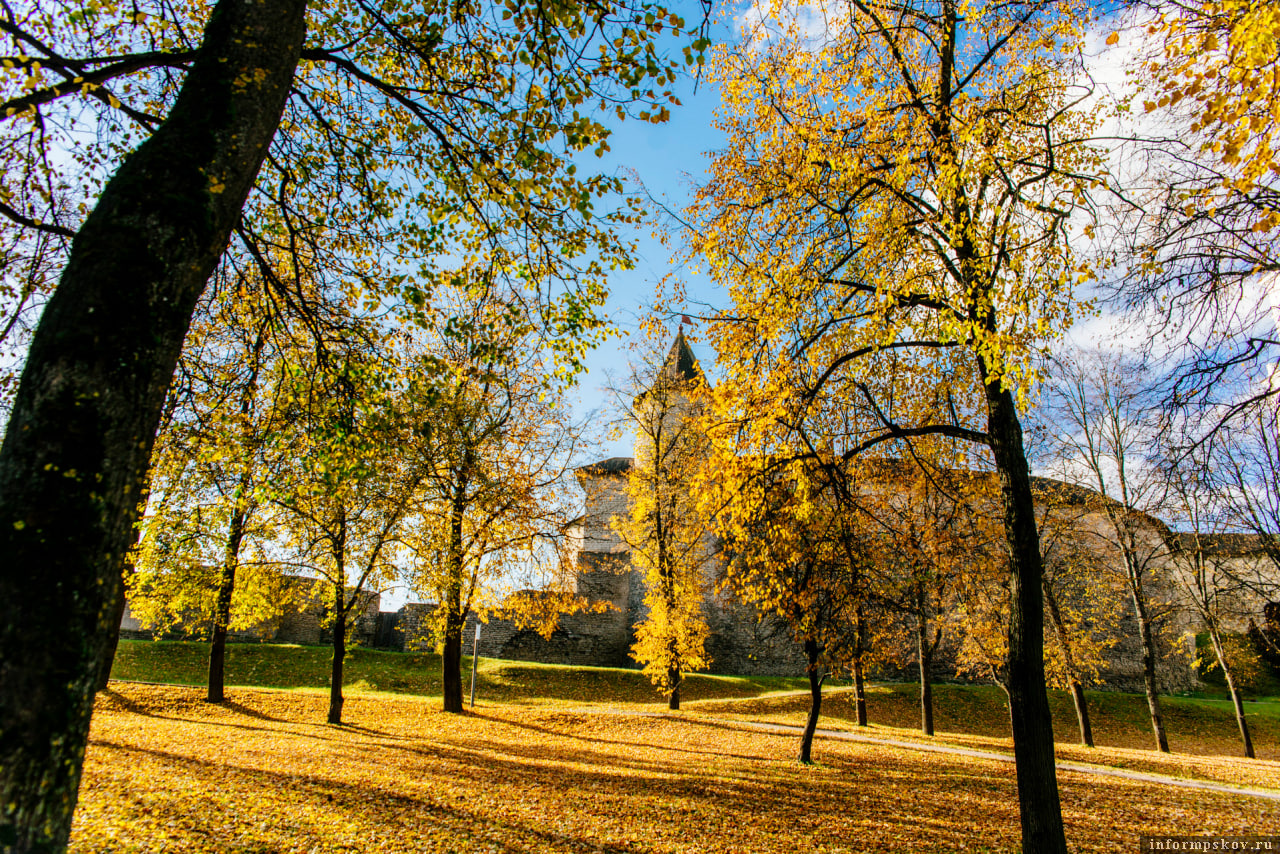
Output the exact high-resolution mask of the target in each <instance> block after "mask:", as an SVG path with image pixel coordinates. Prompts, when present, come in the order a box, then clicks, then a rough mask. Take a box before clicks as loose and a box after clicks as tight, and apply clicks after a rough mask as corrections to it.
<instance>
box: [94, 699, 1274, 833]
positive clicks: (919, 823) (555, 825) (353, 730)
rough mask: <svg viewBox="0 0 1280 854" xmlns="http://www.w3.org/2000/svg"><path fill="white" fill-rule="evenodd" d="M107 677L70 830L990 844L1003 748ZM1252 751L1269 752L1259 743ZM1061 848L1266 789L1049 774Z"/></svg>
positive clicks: (1218, 820) (1008, 798)
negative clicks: (341, 722) (966, 750)
mask: <svg viewBox="0 0 1280 854" xmlns="http://www.w3.org/2000/svg"><path fill="white" fill-rule="evenodd" d="M229 696H230V698H231V702H230V703H229V704H227V706H225V707H218V706H210V705H207V704H205V703H203V702H201V700H200V697H201V692H199V691H198V690H195V689H189V688H178V687H162V686H148V685H135V684H121V683H115V684H113V686H112V688H111V689H110V690H109V691H107V692H104V693H103V694H102V695H100V699H99V706H98V709H97V712H96V714H95V716H94V723H93V732H92V738H91V743H90V747H89V751H88V756H87V759H86V764H85V779H84V785H83V787H82V790H81V806H80V809H79V810H78V812H77V815H76V825H75V831H74V836H73V844H72V848H73V850H75V851H84V852H88V851H113V852H123V851H148V852H150V851H232V852H233V851H262V852H268V851H272V852H274V851H281V852H283V851H307V852H310V851H378V852H397V851H456V852H468V854H470V852H477V851H480V852H486V851H527V852H535V851H537V852H540V851H572V852H605V851H610V852H620V851H639V852H669V851H671V852H674V851H680V852H695V851H706V852H713V851H714V852H735V851H737V852H769V851H778V852H788V854H790V852H796V851H823V850H828V851H866V850H877V851H879V850H894V851H915V850H920V851H923V850H929V851H939V850H947V851H954V850H969V851H1011V850H1016V848H1017V844H1018V814H1017V799H1016V795H1015V788H1014V779H1013V768H1012V766H1011V765H1009V764H1008V763H1003V762H996V761H992V760H985V759H972V758H963V757H944V756H939V755H932V754H925V753H921V752H919V751H915V750H906V749H890V748H886V747H883V746H879V745H869V744H857V743H845V742H837V741H830V740H828V741H822V742H820V744H819V745H818V750H817V753H818V755H819V757H820V760H821V762H820V764H819V765H817V766H813V767H807V768H806V767H802V766H799V765H797V764H796V763H795V762H794V761H793V760H792V757H793V755H794V753H795V749H796V740H795V738H794V737H793V736H780V735H770V734H767V733H761V732H756V731H752V730H748V729H745V728H743V727H741V726H739V725H736V724H732V723H729V722H727V721H726V720H724V719H723V718H716V717H712V716H710V715H704V714H701V713H698V712H687V713H681V714H679V715H676V716H665V715H659V716H640V715H636V714H627V713H618V714H596V713H593V712H592V711H590V710H584V711H578V712H574V711H570V710H566V709H555V708H546V707H519V706H511V705H488V704H481V705H480V706H479V707H478V708H477V710H476V712H475V713H472V714H467V715H464V716H452V715H446V714H444V713H442V712H440V711H438V710H437V707H436V704H435V703H432V702H429V701H423V700H420V699H415V698H408V697H391V696H385V695H384V696H370V695H357V696H353V697H351V698H349V699H348V701H347V708H346V715H345V717H346V718H347V720H348V722H349V725H348V726H344V727H331V726H327V725H324V724H323V723H319V722H320V721H322V720H323V719H324V713H325V708H326V698H325V697H323V696H321V695H319V694H311V693H299V692H273V691H263V690H252V689H239V690H232V691H230V692H229ZM1267 764H1269V765H1272V766H1274V763H1267ZM1060 780H1061V785H1062V797H1063V805H1064V810H1065V814H1066V820H1067V823H1068V835H1069V839H1070V840H1071V842H1072V844H1073V846H1074V847H1075V848H1077V849H1078V850H1082V851H1095V850H1097V851H1103V850H1106V851H1119V850H1133V849H1134V846H1135V845H1136V842H1137V838H1138V837H1139V836H1140V835H1143V834H1156V833H1220V834H1249V833H1262V832H1264V831H1266V832H1274V828H1276V827H1280V803H1277V802H1275V801H1266V800H1261V799H1256V798H1246V797H1242V796H1231V795H1220V794H1214V793H1207V792H1201V791H1188V790H1180V789H1175V788H1171V787H1168V786H1161V785H1156V784H1150V783H1139V782H1135V781H1129V780H1121V779H1113V778H1100V777H1086V776H1084V775H1081V774H1078V773H1074V772H1063V773H1062V774H1061V775H1060Z"/></svg>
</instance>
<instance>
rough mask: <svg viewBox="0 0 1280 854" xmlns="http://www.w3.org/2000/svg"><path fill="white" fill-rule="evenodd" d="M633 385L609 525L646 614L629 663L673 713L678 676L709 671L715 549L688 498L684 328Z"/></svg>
mask: <svg viewBox="0 0 1280 854" xmlns="http://www.w3.org/2000/svg"><path fill="white" fill-rule="evenodd" d="M633 385H634V386H635V388H634V389H633V390H632V392H631V393H628V392H621V393H619V395H618V405H619V407H620V408H621V409H622V410H623V421H624V423H626V424H627V425H628V426H629V427H631V428H632V429H633V430H634V431H635V459H634V462H633V463H632V466H631V471H630V472H629V474H628V476H627V485H626V490H625V491H626V496H627V502H628V508H627V513H626V515H619V516H615V517H614V518H613V519H611V520H610V523H609V524H610V526H611V527H612V528H613V531H614V532H615V533H616V534H617V535H618V537H619V539H621V540H622V542H623V543H624V544H625V545H626V546H627V547H628V549H629V550H630V553H631V565H632V566H633V567H634V568H635V569H637V570H639V572H640V573H641V574H642V575H643V576H644V583H645V597H644V604H645V606H646V607H647V608H648V614H647V615H646V616H645V618H644V620H643V621H642V622H641V623H640V624H639V625H638V626H637V627H636V641H635V644H634V645H633V647H632V649H631V657H632V658H634V659H635V660H636V661H638V662H640V663H641V664H643V665H644V672H645V674H646V675H647V676H648V677H649V679H650V681H652V682H653V684H654V685H655V686H657V688H658V690H659V691H661V692H662V693H663V694H664V695H666V697H667V701H668V706H669V708H672V709H678V708H680V683H681V681H682V680H683V678H684V674H685V673H687V672H689V671H691V670H698V669H701V668H703V667H706V666H707V665H708V664H710V660H709V659H708V657H707V653H706V639H707V634H708V628H707V620H706V616H705V615H704V614H703V612H702V603H703V601H704V599H705V598H706V596H707V593H708V592H709V590H710V587H711V581H712V576H711V567H712V566H713V563H714V560H715V552H716V544H715V541H714V536H713V534H712V528H711V524H710V522H709V520H708V519H707V518H706V517H705V516H704V515H703V514H702V513H701V512H700V511H699V508H698V507H697V504H696V502H695V500H694V498H693V496H692V492H691V490H692V485H693V483H694V480H695V478H696V477H697V475H698V473H699V472H700V470H701V467H702V466H703V465H704V464H705V463H706V461H707V443H706V438H705V434H703V432H702V430H701V425H700V422H699V414H700V408H701V403H700V396H701V395H702V394H703V393H704V392H705V388H706V379H705V377H704V376H703V375H702V369H701V368H699V367H698V363H697V360H696V359H695V358H694V356H693V351H692V350H691V349H690V348H689V344H688V342H687V341H685V339H684V331H683V329H681V331H680V332H679V333H678V334H677V335H676V339H675V341H674V342H673V343H672V345H671V350H670V352H668V353H667V357H666V359H665V361H664V362H663V363H662V364H661V365H660V366H658V365H653V366H652V367H651V368H650V369H649V370H647V371H643V372H641V373H640V374H638V375H637V376H635V377H634V383H633Z"/></svg>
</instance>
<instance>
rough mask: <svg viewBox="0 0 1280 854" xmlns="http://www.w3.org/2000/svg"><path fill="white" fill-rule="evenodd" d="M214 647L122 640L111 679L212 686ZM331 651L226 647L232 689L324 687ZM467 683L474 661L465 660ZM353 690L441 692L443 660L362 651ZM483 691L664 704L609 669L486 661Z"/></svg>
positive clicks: (696, 686) (740, 684)
mask: <svg viewBox="0 0 1280 854" xmlns="http://www.w3.org/2000/svg"><path fill="white" fill-rule="evenodd" d="M208 657H209V647H208V644H204V643H196V642H189V641H128V640H122V641H120V649H119V651H118V652H117V653H116V661H115V666H114V667H113V668H112V670H111V676H112V677H113V678H115V679H129V680H138V681H142V682H166V683H170V684H174V685H203V684H205V674H206V668H207V666H208ZM331 659H332V653H331V651H330V650H329V648H328V647H320V646H288V645H273V644H230V645H228V646H227V684H228V685H253V686H261V687H271V688H325V687H327V686H328V684H329V667H330V661H331ZM462 666H463V672H464V676H463V682H464V685H467V684H468V683H467V680H468V679H469V678H470V677H469V674H470V672H471V659H470V658H468V657H465V656H464V657H463V660H462ZM343 677H344V682H345V685H346V686H347V688H348V689H350V690H352V691H356V692H360V691H381V692H392V693H398V694H419V695H425V696H436V695H439V694H440V656H438V655H435V654H433V653H411V654H405V653H398V652H382V651H379V650H372V649H361V648H358V647H357V648H355V649H351V650H349V651H348V654H347V660H346V663H345V665H344V668H343ZM805 684H806V683H805V680H803V679H785V678H778V677H743V676H710V675H705V674H693V675H691V676H689V677H688V679H687V681H686V683H685V687H684V690H683V694H682V696H683V697H684V698H685V699H688V700H705V699H734V698H741V697H759V696H761V695H763V694H768V693H770V692H774V691H789V690H797V689H800V688H802V687H803V686H804V685H805ZM476 692H477V694H478V695H479V696H481V697H483V698H484V699H485V700H486V701H489V702H499V703H521V704H540V703H563V702H573V703H596V702H600V703H613V704H617V703H641V704H648V703H653V704H661V703H665V700H663V698H662V697H660V696H658V694H657V693H656V692H655V691H654V689H653V687H652V686H651V685H650V684H649V680H648V679H647V678H646V677H645V676H644V674H642V673H640V672H639V671H638V670H623V669H617V668H608V667H560V666H557V665H551V664H535V663H532V662H522V661H499V660H496V659H492V658H482V659H480V667H479V678H478V680H477V687H476Z"/></svg>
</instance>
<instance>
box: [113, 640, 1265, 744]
mask: <svg viewBox="0 0 1280 854" xmlns="http://www.w3.org/2000/svg"><path fill="white" fill-rule="evenodd" d="M207 656H208V647H207V645H206V644H202V643H191V642H164V641H159V642H152V641H121V643H120V651H119V653H118V654H117V656H116V663H115V667H114V669H113V670H112V676H114V677H115V678H117V679H132V680H140V681H146V682H167V683H173V684H179V685H200V684H203V682H204V678H205V666H206V658H207ZM329 661H330V651H329V649H328V648H326V647H298V646H275V645H266V644H263V645H257V644H233V645H231V646H229V647H228V653H227V682H228V684H229V685H251V686H262V687H276V688H302V689H321V688H324V687H326V686H327V685H328V679H329ZM463 664H464V668H466V669H467V671H468V672H469V668H470V659H464V660H463ZM479 674H480V675H479V682H478V686H477V694H478V696H479V698H480V700H481V701H482V702H484V703H511V704H519V705H528V706H532V705H564V704H565V703H570V704H584V705H585V704H594V703H602V704H610V705H639V706H650V707H654V708H661V707H662V706H664V705H665V701H664V700H663V698H661V697H660V696H658V695H657V694H656V692H654V690H653V688H652V687H651V686H650V685H649V682H648V680H647V679H646V678H645V677H644V675H643V674H642V673H640V672H639V671H635V670H623V669H614V668H602V667H576V668H575V667H560V666H556V665H549V664H534V663H527V662H516V661H498V660H495V659H481V660H480V668H479ZM345 675H346V684H347V688H348V690H349V691H350V692H351V693H355V694H359V693H366V692H378V693H382V692H390V693H400V694H417V695H423V696H428V697H430V696H438V695H439V693H440V658H439V656H437V655H434V654H403V653H394V652H380V651H377V650H369V649H359V648H357V649H353V650H351V651H350V653H349V655H348V658H347V663H346V668H345ZM464 678H465V677H464ZM805 688H806V683H805V681H804V680H802V679H785V678H777V677H754V678H752V677H732V676H708V675H701V674H695V675H692V676H690V677H689V679H688V682H687V683H686V685H685V689H684V692H683V699H684V700H685V701H686V702H685V707H686V709H688V710H690V711H694V712H701V713H706V714H714V715H726V716H732V717H740V718H753V719H759V720H771V721H777V722H785V723H800V722H802V721H803V718H804V715H805V712H806V711H807V709H808V695H807V690H805ZM934 690H935V693H934V695H935V701H936V702H935V723H936V729H937V731H938V733H940V734H943V737H944V738H945V739H946V740H947V741H951V742H958V743H968V744H973V745H974V746H986V747H995V748H999V747H1000V746H1001V743H1002V741H1003V740H1007V738H1008V736H1009V719H1008V712H1007V710H1006V707H1005V702H1004V695H1003V694H1002V693H1001V692H1000V690H999V689H997V688H994V687H991V686H981V685H938V686H935V689H934ZM778 692H791V693H790V694H785V695H778ZM771 694H772V695H775V696H770V695H771ZM1089 703H1090V708H1091V709H1092V713H1093V727H1094V735H1095V739H1096V741H1097V743H1098V745H1099V746H1106V747H1113V748H1122V749H1127V750H1146V749H1148V748H1149V747H1150V746H1151V735H1150V728H1149V721H1148V719H1147V711H1146V701H1145V698H1143V697H1142V696H1141V695H1137V694H1115V693H1108V692H1090V694H1089ZM1050 704H1051V708H1052V711H1053V716H1054V722H1055V730H1056V735H1057V737H1058V741H1059V744H1060V746H1063V747H1067V746H1070V745H1071V744H1072V743H1073V742H1075V741H1076V740H1077V731H1076V721H1075V712H1074V710H1073V708H1072V705H1071V701H1070V698H1069V697H1068V696H1067V695H1066V694H1063V693H1061V692H1053V693H1052V694H1051V695H1050ZM1164 704H1165V717H1166V726H1167V728H1168V731H1169V737H1170V739H1171V741H1172V746H1173V748H1174V750H1176V751H1178V752H1179V753H1192V754H1201V755H1220V756H1231V755H1234V754H1236V753H1237V752H1238V750H1239V747H1238V734H1237V731H1236V726H1235V718H1234V716H1233V714H1232V711H1231V707H1230V703H1228V702H1227V701H1225V700H1221V699H1211V698H1203V697H1166V698H1164ZM869 707H870V718H871V722H872V724H873V725H874V726H875V727H876V728H877V731H878V732H879V733H880V734H882V735H886V736H891V737H895V738H896V737H912V736H913V733H912V731H913V730H915V729H917V728H918V726H919V720H920V716H919V706H918V704H917V693H916V687H915V686H914V685H911V684H898V685H877V686H873V687H872V688H871V689H870V698H869ZM822 712H823V719H822V725H823V726H825V727H832V728H840V729H852V728H854V710H853V703H852V694H851V693H848V692H847V691H842V690H840V689H839V688H837V689H836V690H835V691H828V696H827V699H826V701H825V702H824V703H823V708H822ZM1247 712H1248V714H1249V718H1250V722H1251V726H1252V729H1253V738H1254V743H1255V745H1256V746H1257V749H1258V755H1259V757H1260V758H1268V759H1280V702H1276V701H1274V700H1272V701H1269V702H1251V703H1248V704H1247Z"/></svg>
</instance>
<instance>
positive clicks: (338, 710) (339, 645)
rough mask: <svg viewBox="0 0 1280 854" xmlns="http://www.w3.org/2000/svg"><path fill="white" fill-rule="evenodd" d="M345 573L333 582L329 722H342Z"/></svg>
mask: <svg viewBox="0 0 1280 854" xmlns="http://www.w3.org/2000/svg"><path fill="white" fill-rule="evenodd" d="M345 579H346V576H345V575H340V576H338V580H337V581H335V582H334V583H333V667H332V668H331V669H330V671H329V723H331V724H340V723H342V703H343V701H344V699H345V698H344V697H343V696H342V665H343V662H344V661H345V660H346V657H347V609H346V604H347V602H346V599H347V591H346V585H345V584H344V583H343V582H344V580H345Z"/></svg>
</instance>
